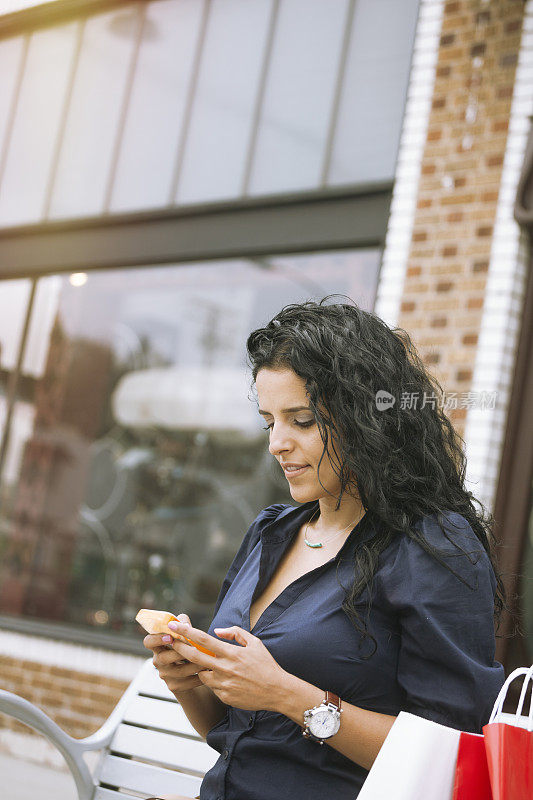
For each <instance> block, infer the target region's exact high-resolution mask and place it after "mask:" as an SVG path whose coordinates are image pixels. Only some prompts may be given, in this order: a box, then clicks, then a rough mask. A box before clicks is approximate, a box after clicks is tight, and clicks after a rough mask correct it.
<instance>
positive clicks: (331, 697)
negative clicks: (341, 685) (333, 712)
mask: <svg viewBox="0 0 533 800" xmlns="http://www.w3.org/2000/svg"><path fill="white" fill-rule="evenodd" d="M324 703H326V705H329V703H331V705H333V706H336V707H337V710H338V711H340V710H341V699H340V697H339V695H338V694H335V693H334V692H330V691H329V689H327V690H326V696H325V698H324Z"/></svg>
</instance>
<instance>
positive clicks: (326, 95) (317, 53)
mask: <svg viewBox="0 0 533 800" xmlns="http://www.w3.org/2000/svg"><path fill="white" fill-rule="evenodd" d="M347 10H348V2H347V0H328V2H327V3H324V2H322V0H284V1H283V2H282V3H281V4H280V6H279V17H278V21H277V27H276V33H275V39H274V45H273V51H272V55H271V59H270V64H269V67H268V78H267V85H266V89H265V97H264V101H263V107H262V109H261V120H260V125H259V132H258V138H257V143H256V148H255V153H254V160H253V167H252V175H251V179H250V187H249V192H250V193H251V194H268V193H269V192H280V191H284V190H287V189H304V188H313V187H316V186H318V185H319V183H320V175H321V170H322V165H323V162H324V148H325V143H326V137H327V133H328V126H329V123H330V117H331V111H332V107H333V98H334V92H335V82H336V79H337V73H338V70H339V59H340V55H341V46H342V38H343V32H344V26H345V24H346V13H347Z"/></svg>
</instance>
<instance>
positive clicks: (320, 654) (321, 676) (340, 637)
mask: <svg viewBox="0 0 533 800" xmlns="http://www.w3.org/2000/svg"><path fill="white" fill-rule="evenodd" d="M259 562H260V559H259V553H256V554H255V557H254V558H252V559H251V561H250V562H249V564H248V568H247V569H246V570H243V571H242V572H241V573H240V574H239V575H238V576H237V577H236V579H235V580H234V582H233V584H232V585H231V587H230V589H229V590H228V593H227V594H226V596H225V598H224V600H223V602H222V604H221V606H220V608H219V610H218V612H217V614H216V616H215V619H214V620H213V622H212V624H211V626H210V630H209V632H210V633H212V631H213V628H214V627H230V626H232V625H238V626H240V627H242V628H245V629H247V630H250V628H249V625H250V622H251V625H252V628H253V630H252V632H253V634H254V635H255V636H257V637H258V638H260V639H261V641H262V642H263V643H264V645H265V646H266V647H267V649H268V650H269V652H270V653H271V654H272V656H273V658H274V659H275V660H276V661H277V663H278V664H279V665H280V666H281V667H282V668H283V669H285V670H286V671H287V672H289V673H291V674H293V675H297V676H298V677H300V678H302V679H303V680H305V681H308V682H309V683H311V684H313V685H315V686H321V687H325V688H329V689H330V690H331V691H334V692H336V693H337V694H339V695H340V696H341V697H343V698H344V699H345V700H346V701H347V702H350V698H352V700H353V701H355V700H354V698H357V699H358V701H359V702H361V703H366V704H367V707H372V706H373V707H377V708H379V707H381V708H382V709H383V713H390V712H388V711H387V710H386V708H385V705H384V704H385V703H386V702H389V701H390V700H391V698H392V697H393V695H394V691H395V690H394V686H395V683H396V672H397V660H398V648H399V636H398V634H397V631H396V629H395V624H394V620H392V619H389V618H388V617H387V614H386V613H385V611H384V610H383V609H380V608H379V606H378V605H376V604H373V607H372V610H371V613H370V616H369V618H368V619H367V627H368V632H369V634H370V635H369V636H367V637H364V636H362V634H361V632H360V631H358V630H357V629H356V627H355V626H354V624H353V622H352V620H351V619H350V618H349V617H348V615H347V614H346V613H345V611H344V610H343V607H342V606H343V601H344V599H345V596H346V591H345V590H346V589H348V588H349V586H350V582H351V581H353V564H352V563H349V562H348V561H344V562H342V563H341V564H339V563H338V562H337V561H334V562H333V563H327V564H324V565H323V566H322V567H321V568H318V569H317V570H312V571H311V573H307V574H305V575H302V576H300V577H297V578H296V580H294V581H292V582H291V583H290V584H288V585H287V586H285V588H282V590H281V592H278V589H279V588H280V587H282V586H283V583H284V581H281V582H280V583H279V584H275V583H274V582H272V581H268V582H266V583H265V582H264V581H263V584H264V587H265V588H264V589H263V591H261V593H260V594H258V595H257V597H256V598H255V600H254V602H253V603H252V602H251V601H252V597H253V595H254V590H255V589H256V587H257V586H258V585H259V586H261V581H259V576H260V569H259ZM293 574H294V573H292V572H291V571H287V572H285V571H281V572H280V573H279V575H280V576H285V581H287V580H288V579H289V578H290V577H291V576H292V575H293ZM272 577H273V576H272ZM270 594H272V595H274V596H273V599H272V600H271V601H270V602H269V600H270ZM367 600H368V598H367V595H366V593H363V595H361V596H360V598H359V599H358V601H357V608H358V611H359V614H360V618H361V620H364V619H365V617H366V612H367ZM258 601H259V602H258ZM254 608H255V616H254V615H253V611H254ZM262 609H264V610H262ZM254 623H255V628H254ZM371 636H373V637H374V639H372V638H371ZM374 644H376V646H377V647H376V648H374ZM374 650H375V652H373V651H374ZM387 707H388V706H387Z"/></svg>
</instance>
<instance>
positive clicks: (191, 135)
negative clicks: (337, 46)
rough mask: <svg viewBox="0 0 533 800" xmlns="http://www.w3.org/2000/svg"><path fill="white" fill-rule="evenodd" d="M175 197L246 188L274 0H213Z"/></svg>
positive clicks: (190, 198) (214, 195)
mask: <svg viewBox="0 0 533 800" xmlns="http://www.w3.org/2000/svg"><path fill="white" fill-rule="evenodd" d="M210 9H211V10H210V14H209V20H208V26H207V31H206V38H205V42H204V47H203V51H202V61H201V65H200V74H199V78H198V85H197V87H196V93H195V98H194V105H193V110H192V117H191V123H190V128H189V131H188V135H187V141H186V145H185V154H184V161H183V166H182V173H181V177H180V182H179V186H178V191H177V196H176V201H177V202H179V203H190V202H194V201H196V200H213V199H219V198H223V197H235V196H238V195H240V194H241V191H242V183H243V176H244V169H245V160H246V154H247V149H248V143H249V140H250V133H251V125H252V116H253V109H254V101H255V97H256V94H257V91H258V86H259V76H260V70H261V66H262V61H263V56H264V49H265V44H266V36H267V33H268V24H269V16H270V11H271V0H254V2H253V3H243V2H242V0H214V2H212V4H211V7H210Z"/></svg>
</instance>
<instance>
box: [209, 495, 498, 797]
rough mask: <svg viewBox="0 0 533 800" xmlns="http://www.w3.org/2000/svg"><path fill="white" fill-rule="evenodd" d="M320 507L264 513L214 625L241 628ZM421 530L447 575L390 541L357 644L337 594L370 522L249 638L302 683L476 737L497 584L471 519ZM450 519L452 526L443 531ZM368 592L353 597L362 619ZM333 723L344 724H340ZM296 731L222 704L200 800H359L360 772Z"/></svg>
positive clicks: (491, 675)
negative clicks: (330, 799) (224, 708)
mask: <svg viewBox="0 0 533 800" xmlns="http://www.w3.org/2000/svg"><path fill="white" fill-rule="evenodd" d="M317 509H318V500H313V501H311V502H308V503H304V504H302V505H301V506H297V507H294V506H290V505H282V504H276V505H273V506H269V507H268V508H265V509H263V511H261V512H260V514H259V515H258V516H257V518H256V519H255V520H254V522H253V523H252V524H251V526H250V528H249V529H248V531H247V533H246V535H245V537H244V539H243V542H242V544H241V546H240V548H239V551H238V552H237V555H236V556H235V559H234V561H233V563H232V564H231V566H230V568H229V570H228V573H227V575H226V578H225V579H224V582H223V584H222V588H221V591H220V594H219V597H218V600H217V603H216V606H215V615H214V618H213V621H212V623H211V625H210V627H209V633H210V634H211V635H213V636H214V635H215V634H214V633H213V629H214V628H215V627H221V628H225V627H229V626H231V625H238V626H240V627H241V628H244V629H245V630H247V631H249V630H250V606H251V604H252V602H253V600H254V599H255V598H256V597H258V596H259V595H260V594H261V593H262V591H263V590H264V589H265V587H266V586H267V585H268V583H269V581H270V579H271V577H272V575H273V574H274V572H275V569H276V566H277V565H278V563H279V561H280V559H281V557H282V555H283V553H284V552H285V550H286V549H287V547H288V546H289V544H290V543H291V541H292V539H293V537H294V535H296V533H297V531H298V530H299V528H300V526H301V525H302V523H304V522H306V521H307V520H309V519H310V518H311V516H312V515H313V514H314V512H315V511H316V510H317ZM444 517H445V527H446V529H447V530H449V532H450V538H453V540H454V541H456V542H458V543H459V544H460V545H461V547H462V549H463V550H464V551H466V552H467V553H469V556H467V555H464V554H463V553H462V552H461V551H460V550H458V549H457V548H456V547H455V546H454V545H453V544H452V543H451V542H450V541H449V540H448V539H447V538H446V537H445V536H444V534H443V533H442V531H441V529H440V527H439V525H438V523H437V520H436V517H435V516H434V515H431V516H427V517H425V518H423V519H420V520H419V521H417V522H416V525H417V526H419V527H420V529H421V531H422V533H423V535H424V537H425V538H426V540H427V541H428V542H429V543H430V544H432V545H433V546H435V547H437V548H438V549H439V550H440V552H441V554H442V557H443V558H444V559H445V560H446V562H447V563H449V565H450V567H451V568H452V569H453V570H454V572H456V573H458V574H459V575H461V577H462V578H463V580H464V581H465V582H466V584H468V585H466V584H465V583H464V582H463V581H462V580H460V579H459V578H458V577H456V576H455V575H454V574H453V573H452V572H450V570H449V569H447V568H446V567H445V566H443V565H442V564H439V562H438V561H437V560H436V559H435V558H433V557H432V556H430V555H429V554H428V553H426V551H425V550H424V549H423V548H422V547H421V546H420V545H419V544H417V543H416V542H415V541H414V540H412V539H411V538H409V537H407V536H404V535H399V536H395V537H394V539H393V541H392V543H391V544H390V545H389V546H388V547H387V548H386V549H385V550H384V551H383V553H382V554H381V556H380V559H379V564H378V568H377V570H376V573H375V577H374V581H373V587H372V607H371V612H370V615H369V617H368V620H367V629H368V631H369V633H371V634H372V635H373V636H374V638H375V641H376V643H377V649H376V650H375V652H374V653H373V655H371V657H370V658H366V659H365V658H363V656H368V655H370V653H372V651H373V650H374V643H373V642H372V640H371V639H370V638H369V637H368V638H366V639H364V641H362V636H361V634H360V633H359V632H358V631H356V629H355V628H354V626H353V623H352V622H351V621H350V620H349V618H348V617H347V615H346V614H345V612H344V611H343V610H342V607H341V606H342V602H343V599H344V597H345V591H344V588H343V587H349V585H350V584H351V582H353V576H354V554H355V552H356V549H357V548H358V547H361V546H362V544H363V543H364V542H365V541H368V539H369V538H370V537H372V535H373V534H374V533H375V531H376V529H377V527H376V526H377V525H379V524H381V523H379V521H377V520H376V518H375V517H374V516H373V515H372V513H371V512H369V511H367V512H366V514H365V516H364V517H363V518H362V519H361V520H360V521H359V522H358V524H357V525H356V526H355V528H354V529H353V530H352V531H351V533H350V535H349V536H348V538H347V540H346V541H345V543H344V544H343V546H342V547H341V549H340V550H339V552H338V553H337V555H336V556H334V557H333V558H331V559H330V560H329V561H328V562H327V563H325V564H323V565H321V566H319V567H316V568H315V569H313V570H311V571H310V572H307V573H306V574H305V575H303V576H301V577H300V578H298V579H296V580H295V581H293V582H292V583H291V584H290V585H289V586H287V587H286V589H284V590H283V591H282V592H281V594H280V595H279V596H278V597H277V598H276V599H275V600H274V601H273V602H272V603H271V604H270V605H269V606H268V608H266V609H265V611H264V612H263V613H262V614H261V616H260V617H259V619H258V620H257V622H256V624H255V626H254V628H253V629H252V631H251V632H252V633H253V634H254V635H255V636H257V637H259V638H260V639H261V640H262V641H263V643H264V644H265V646H266V647H267V648H268V650H269V651H270V653H271V654H272V656H273V657H274V658H275V660H276V661H277V662H278V664H279V665H280V666H281V667H282V668H283V669H285V670H286V671H287V672H290V673H292V674H294V675H296V676H298V677H299V678H302V679H303V680H305V681H307V682H309V683H311V684H313V685H314V686H318V687H319V688H321V689H323V690H325V689H330V690H331V691H333V692H335V693H336V694H338V695H339V697H340V698H341V700H342V701H343V702H344V703H350V704H353V705H356V706H358V707H360V708H365V709H368V710H370V711H377V712H379V713H382V714H393V715H397V714H399V712H400V711H401V710H405V711H410V712H411V713H413V714H417V715H419V716H421V717H426V718H427V719H430V720H434V721H435V722H440V723H442V724H443V725H448V726H450V727H453V728H457V729H461V730H464V731H473V732H476V733H480V732H481V728H482V726H483V725H484V724H485V723H486V722H487V721H488V718H489V716H490V712H491V709H492V706H493V703H494V700H495V699H496V695H497V694H498V691H499V689H500V687H501V686H502V684H503V682H504V679H505V676H504V670H503V667H502V665H501V664H500V663H498V662H497V661H495V660H494V654H495V634H494V623H493V608H494V592H495V587H496V581H495V577H494V572H493V570H492V566H491V564H490V561H489V559H488V557H487V555H486V553H485V551H484V549H483V547H482V545H481V543H480V542H479V540H478V539H477V537H476V536H475V534H474V532H473V530H472V528H471V527H470V525H469V523H468V522H467V520H466V519H465V518H464V517H463V516H462V515H460V514H458V513H456V512H451V511H448V512H446V514H445V515H444ZM448 520H449V521H450V523H451V524H450V526H449V527H448ZM367 600H368V593H367V590H365V591H363V592H362V594H361V595H360V597H359V598H358V600H357V604H358V605H357V610H358V612H359V613H360V615H361V617H362V618H364V617H365V613H366V604H367ZM341 725H342V721H341ZM301 730H302V729H301V726H300V725H297V724H296V723H295V722H293V721H292V720H291V719H289V718H288V717H286V716H284V715H283V714H279V713H277V712H274V711H248V710H245V709H239V708H236V707H234V706H229V707H228V710H227V712H226V715H225V716H224V718H223V719H222V720H221V721H220V722H218V723H217V724H216V725H215V726H214V727H213V728H211V730H210V731H209V732H208V734H207V737H206V738H207V742H208V744H210V745H211V747H213V748H214V749H215V750H218V752H220V754H221V755H220V757H219V759H218V760H217V762H216V764H215V765H214V766H213V767H212V768H211V769H210V770H209V772H207V773H206V775H205V778H204V780H203V782H202V787H201V791H200V798H201V800H274V798H275V800H294V798H297V797H306V798H307V800H319V798H320V800H323V798H324V797H325V796H332V797H335V798H336V800H344V799H345V798H346V800H354V798H355V797H357V795H358V794H359V791H360V789H361V786H362V784H363V782H364V779H365V777H366V775H367V774H368V772H367V770H365V769H364V768H363V767H361V766H359V765H358V764H356V763H355V762H354V761H352V760H351V759H349V758H347V757H346V756H344V755H342V754H341V753H339V752H338V751H337V750H335V748H333V747H331V746H329V745H327V744H326V743H325V744H324V745H322V746H321V745H319V744H318V743H317V742H314V741H312V740H309V739H306V738H304V737H303V736H302V732H301Z"/></svg>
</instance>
